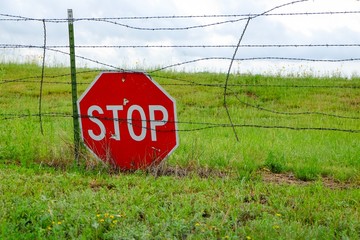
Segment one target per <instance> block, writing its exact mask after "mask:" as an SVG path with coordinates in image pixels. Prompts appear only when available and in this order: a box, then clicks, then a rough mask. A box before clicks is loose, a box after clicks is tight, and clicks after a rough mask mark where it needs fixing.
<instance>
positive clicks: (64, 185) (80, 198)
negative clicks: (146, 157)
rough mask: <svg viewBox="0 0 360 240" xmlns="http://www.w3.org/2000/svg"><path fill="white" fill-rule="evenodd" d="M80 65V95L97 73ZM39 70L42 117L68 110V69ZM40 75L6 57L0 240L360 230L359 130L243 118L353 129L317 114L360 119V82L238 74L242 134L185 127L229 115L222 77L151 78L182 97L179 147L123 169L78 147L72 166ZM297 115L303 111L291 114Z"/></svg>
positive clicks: (324, 234)
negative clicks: (145, 167) (152, 163)
mask: <svg viewBox="0 0 360 240" xmlns="http://www.w3.org/2000/svg"><path fill="white" fill-rule="evenodd" d="M88 70H89V69H79V70H78V72H79V74H78V76H77V78H78V83H79V85H78V89H79V94H80V93H82V92H83V91H84V90H85V89H86V88H87V86H88V84H89V83H90V82H91V81H92V80H93V79H94V78H95V77H96V75H97V74H98V72H97V71H88ZM81 72H83V73H81ZM45 73H46V76H47V77H46V78H45V83H44V88H43V89H44V92H43V99H42V104H43V109H42V112H43V113H71V111H72V110H71V92H70V91H71V86H70V85H69V84H68V82H69V76H68V75H66V74H68V73H69V69H66V68H46V69H45ZM40 75H41V68H40V67H38V66H36V65H33V64H13V63H6V64H0V122H1V124H0V138H1V141H0V180H1V181H0V182H1V184H0V193H1V194H0V211H1V212H2V213H4V214H2V216H0V229H1V230H0V231H1V235H0V238H5V239H18V238H19V236H21V237H20V238H23V239H34V238H35V239H43V238H46V239H47V238H50V239H68V238H80V239H82V238H83V239H134V238H135V239H146V238H148V239H149V238H150V239H153V238H159V239H164V238H166V239H167V238H170V239H185V238H189V239H204V238H205V239H239V238H240V239H278V238H290V239H309V238H315V239H339V238H344V239H346V238H349V239H357V238H358V237H359V235H360V229H359V226H360V224H359V219H360V217H359V199H360V190H359V186H360V171H359V170H360V149H359V147H358V142H359V140H360V135H359V133H347V132H339V131H320V130H299V131H296V130H290V129H279V128H262V127H260V128H259V127H245V126H249V125H257V126H289V127H295V128H337V129H354V130H358V129H360V123H359V120H358V119H349V118H337V117H333V116H326V115H321V114H317V113H319V112H321V113H331V114H335V115H342V116H349V117H359V113H360V104H359V103H360V98H359V88H358V86H359V85H360V79H351V80H346V79H340V78H311V77H309V76H304V77H297V78H294V77H289V78H280V77H273V76H259V75H232V76H231V78H230V80H229V86H230V88H229V90H228V95H227V104H228V108H229V112H230V115H231V117H232V120H233V122H234V123H236V124H241V125H244V127H238V128H236V133H237V135H238V136H239V142H237V141H236V140H235V136H234V133H233V130H232V129H231V128H229V127H225V128H224V127H218V128H210V129H204V130H194V131H192V129H197V128H202V127H204V125H202V124H197V123H226V124H227V123H228V122H229V120H228V117H227V114H226V111H225V108H224V105H223V92H224V89H223V88H222V87H221V84H224V80H225V77H226V76H225V75H224V74H213V73H182V72H156V73H153V74H151V75H152V77H153V78H154V79H155V80H156V81H157V82H158V83H160V84H161V85H162V86H163V87H164V88H165V89H166V90H167V91H168V92H169V93H170V94H171V95H172V96H173V97H174V98H175V99H176V101H177V110H178V120H179V121H180V124H179V128H180V132H179V135H180V146H179V148H178V149H177V150H176V151H175V152H174V153H173V155H172V156H171V157H170V158H169V159H168V160H167V161H166V162H165V163H164V165H161V166H159V167H158V168H154V169H150V170H149V171H143V172H141V171H139V172H134V173H123V172H118V171H116V170H114V169H111V168H110V167H109V166H107V165H104V164H101V163H99V162H98V161H96V159H95V158H94V157H93V156H91V155H90V154H89V153H88V152H86V151H83V152H82V158H81V165H80V166H74V164H73V163H74V161H73V152H72V138H73V136H72V132H73V129H72V118H70V117H64V116H62V115H59V116H51V115H45V116H43V118H42V120H43V127H44V135H42V134H41V133H40V124H39V118H38V117H37V116H36V114H37V113H38V102H39V89H40V84H39V79H40V78H39V77H35V78H34V76H40ZM60 75H61V76H60ZM52 76H54V77H52ZM8 80H16V81H13V82H11V81H8ZM189 83H193V84H191V85H187V84H189ZM236 84H242V85H241V86H239V85H236ZM244 84H245V85H246V86H244ZM262 85H271V86H272V87H260V86H262ZM280 85H281V86H280ZM288 86H298V87H296V88H294V87H288ZM309 86H323V87H321V88H314V87H309ZM331 86H338V88H334V87H331ZM348 86H356V87H357V88H344V87H348ZM264 109H268V110H271V111H266V110H264ZM301 112H302V113H304V112H311V114H289V113H301ZM315 112H316V113H315ZM12 114H15V115H19V114H20V115H22V114H24V115H23V116H21V117H13V115H12ZM29 115H30V116H29ZM32 115H34V116H32ZM265 174H267V175H269V176H270V177H269V178H268V176H267V175H266V176H265ZM305 183H306V184H305Z"/></svg>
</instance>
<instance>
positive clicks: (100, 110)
mask: <svg viewBox="0 0 360 240" xmlns="http://www.w3.org/2000/svg"><path fill="white" fill-rule="evenodd" d="M77 104H78V111H79V115H80V128H81V136H82V139H83V141H84V143H85V145H86V146H87V147H88V148H89V149H90V151H91V152H93V153H94V154H95V155H96V156H97V157H98V158H100V159H101V160H103V161H105V162H110V163H112V164H115V165H117V166H118V167H120V168H121V169H138V168H145V167H147V166H149V165H151V164H154V163H155V164H156V163H158V162H160V161H161V160H163V159H164V158H166V157H167V156H169V154H171V153H172V152H173V151H174V150H175V149H176V148H177V146H178V135H177V125H176V107H175V100H174V99H173V98H172V97H171V96H170V95H169V94H168V93H167V92H166V91H165V90H164V89H162V88H161V87H160V86H159V85H158V84H157V83H156V82H155V81H153V80H152V79H151V78H150V77H149V76H147V75H145V74H144V73H138V72H104V73H101V74H100V75H99V76H98V77H97V78H96V79H95V80H94V81H93V82H92V84H91V85H90V86H89V88H88V89H87V90H86V91H85V92H84V93H83V94H82V96H81V97H80V98H79V100H78V102H77Z"/></svg>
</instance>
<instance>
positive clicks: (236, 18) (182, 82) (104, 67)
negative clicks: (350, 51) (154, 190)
mask: <svg viewBox="0 0 360 240" xmlns="http://www.w3.org/2000/svg"><path fill="white" fill-rule="evenodd" d="M306 1H307V0H300V1H293V2H290V3H286V4H283V5H280V6H276V7H274V8H272V9H270V10H267V11H265V12H262V13H258V14H232V15H182V16H181V15H180V16H142V17H141V16H135V17H115V18H73V20H72V21H73V23H78V22H101V23H104V24H111V25H115V26H117V27H122V28H126V29H130V30H134V31H151V32H156V31H188V30H193V29H206V28H209V27H213V26H219V25H225V24H229V23H235V22H244V23H245V25H244V27H243V28H242V29H241V31H239V34H240V35H239V39H238V43H237V44H174V45H172V44H144V45H139V44H134V45H131V44H129V45H93V44H90V45H76V46H75V48H76V49H94V50H96V49H170V48H171V49H174V48H178V49H205V50H206V49H219V48H226V49H230V50H233V54H232V56H230V57H229V56H227V57H224V56H222V57H218V56H210V57H201V58H195V59H191V60H186V61H181V62H176V63H171V64H169V65H166V66H162V67H158V68H157V69H154V70H149V71H148V74H149V75H150V76H151V77H153V78H156V77H157V76H159V75H158V73H161V72H162V71H166V70H170V69H174V68H175V67H179V66H184V65H190V64H194V63H199V62H206V61H228V62H229V65H228V70H227V73H226V78H225V79H224V83H222V84H221V83H211V82H208V83H198V82H195V81H192V80H189V79H183V78H179V77H170V76H169V77H167V76H161V78H168V80H173V81H176V83H166V84H164V85H175V86H189V87H193V86H201V87H209V88H220V89H223V106H224V108H225V110H226V113H227V117H228V122H227V123H224V122H223V123H218V122H191V121H178V122H177V124H178V125H183V126H195V127H193V128H181V129H179V130H177V131H180V132H181V131H183V132H191V131H200V130H205V129H210V128H232V130H233V132H234V136H235V138H236V140H238V135H237V132H236V129H237V128H262V129H288V130H297V131H335V132H345V133H355V134H358V133H360V129H354V128H340V127H328V126H326V127H297V126H283V125H262V124H239V123H236V122H234V121H233V116H232V115H231V113H230V111H229V109H228V99H227V97H228V94H229V93H231V94H232V95H233V96H234V97H235V98H236V100H237V102H238V103H239V104H241V105H243V106H246V107H250V108H254V109H256V110H258V111H262V112H268V113H272V114H277V115H285V116H298V115H317V116H323V117H331V118H338V119H350V120H359V119H360V117H359V116H347V115H340V114H334V113H328V112H316V111H304V112H290V111H289V112H287V111H280V110H274V109H270V108H265V107H261V106H260V105H257V104H252V103H250V102H246V101H244V100H242V99H241V98H240V97H239V94H238V93H237V92H236V91H235V90H234V89H233V87H256V88H299V89H302V88H309V89H350V90H358V89H360V85H357V84H346V85H288V84H239V83H235V84H234V83H231V82H230V81H229V77H230V76H231V74H232V66H233V63H234V62H235V61H236V62H245V61H259V60H284V61H300V62H330V63H336V62H339V63H342V62H343V63H346V62H357V61H360V58H359V57H350V58H342V59H323V58H319V59H316V58H304V57H277V56H262V57H243V58H241V57H238V53H237V52H238V50H239V49H246V48H248V49H251V48H287V49H295V48H296V49H298V48H322V47H326V48H339V49H341V48H349V47H354V48H357V47H360V43H336V44H334V43H318V44H242V39H243V37H244V36H245V35H246V32H247V29H248V28H251V23H252V22H253V21H254V20H256V19H257V18H260V17H270V16H279V17H281V16H305V17H306V16H313V15H319V16H323V15H356V16H358V15H360V11H338V12H328V11H327V12H310V13H309V12H296V13H272V12H273V11H274V10H276V9H280V8H282V7H285V6H288V5H293V4H297V3H301V2H306ZM0 17H1V18H0V23H1V22H5V21H6V22H39V24H42V28H43V43H42V44H41V45H36V44H16V43H12V44H9V43H0V49H38V50H42V63H41V69H42V71H41V75H39V76H30V77H23V78H17V79H0V86H1V85H5V84H21V83H39V84H40V88H39V102H38V112H37V113H33V114H30V113H28V114H26V113H19V112H18V113H12V112H10V113H0V121H7V120H16V119H22V118H27V117H37V118H39V125H40V131H41V133H42V134H44V130H43V126H42V118H43V117H50V118H73V119H78V118H83V117H87V118H89V117H91V116H83V115H81V116H80V115H76V114H73V113H71V112H56V111H51V112H44V111H43V106H42V102H43V97H42V96H43V89H44V87H43V85H44V84H45V83H46V84H54V85H55V84H66V85H71V84H72V83H71V81H70V80H69V81H66V82H64V81H58V80H57V79H58V78H63V77H66V78H67V77H69V78H70V77H71V73H67V74H57V75H46V54H47V52H52V53H54V54H61V55H65V56H69V55H70V53H69V52H68V51H66V49H69V47H70V46H69V45H67V44H62V45H49V44H48V41H47V40H48V38H49V33H48V32H47V25H48V24H50V23H51V24H67V23H68V22H69V19H68V18H63V19H61V18H60V19H56V18H49V19H38V18H29V17H24V16H14V15H10V14H0ZM164 19H166V20H176V19H214V21H212V22H210V23H206V24H189V25H185V26H180V27H154V26H152V27H145V26H138V25H131V24H128V23H124V21H137V20H164ZM224 19H225V20H224ZM75 57H76V58H77V59H81V60H83V61H87V62H90V63H93V64H97V65H100V66H101V68H93V69H85V70H83V69H82V70H80V71H77V75H81V74H86V73H98V72H100V71H122V72H123V71H128V70H126V69H125V68H119V67H118V66H115V65H114V64H111V63H105V62H102V61H99V60H97V59H92V58H89V57H86V56H81V55H75ZM77 84H78V85H84V84H89V83H88V82H81V83H77ZM113 120H118V121H127V120H128V119H113ZM140 125H141V124H140ZM198 126H200V127H198ZM139 127H141V126H139Z"/></svg>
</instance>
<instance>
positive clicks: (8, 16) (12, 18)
mask: <svg viewBox="0 0 360 240" xmlns="http://www.w3.org/2000/svg"><path fill="white" fill-rule="evenodd" d="M339 14H340V15H344V14H345V15H348V14H350V15H352V14H360V11H321V12H291V13H289V12H286V13H265V14H262V15H261V16H262V17H271V16H311V15H339ZM258 15H259V13H247V14H211V15H168V16H166V15H165V16H128V17H126V16H125V17H92V18H74V21H101V20H150V19H159V20H162V19H192V18H238V17H243V18H246V19H247V18H249V17H255V16H258ZM0 16H1V17H4V18H0V21H43V20H44V21H45V22H51V23H67V22H68V19H67V18H32V17H24V16H18V15H12V14H4V13H2V14H0Z"/></svg>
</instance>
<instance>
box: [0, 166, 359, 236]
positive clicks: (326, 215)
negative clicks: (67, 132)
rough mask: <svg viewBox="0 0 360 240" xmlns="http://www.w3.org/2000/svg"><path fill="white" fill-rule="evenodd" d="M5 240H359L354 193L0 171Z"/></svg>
mask: <svg viewBox="0 0 360 240" xmlns="http://www.w3.org/2000/svg"><path fill="white" fill-rule="evenodd" d="M0 178H1V185H0V192H1V193H2V194H1V195H0V202H1V203H2V204H1V207H0V208H1V212H2V216H1V217H0V226H1V235H0V236H1V238H2V239H19V236H20V238H22V239H45V238H46V239H49V238H50V239H69V238H70V239H71V238H80V239H153V238H156V239H185V238H189V239H239V238H240V239H246V237H249V239H250V237H251V239H279V238H287V239H341V238H348V239H357V237H358V236H359V231H360V216H359V212H360V209H359V206H360V205H359V199H360V191H359V189H347V190H341V189H335V190H334V189H329V188H327V187H324V186H323V185H322V183H321V182H315V183H313V184H310V185H308V186H296V185H294V186H286V185H277V184H268V183H263V182H261V181H243V180H241V179H238V178H215V177H214V178H212V177H210V178H199V177H198V176H196V175H193V176H191V177H185V178H179V177H172V176H161V177H154V176H152V175H148V174H145V173H142V172H137V173H133V174H120V175H118V174H117V175H109V174H106V173H104V172H103V173H99V172H96V171H90V172H79V171H78V170H68V171H66V172H65V171H59V170H55V171H54V169H49V168H43V167H41V166H39V167H33V168H24V167H19V166H14V165H11V166H9V165H1V168H0Z"/></svg>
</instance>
